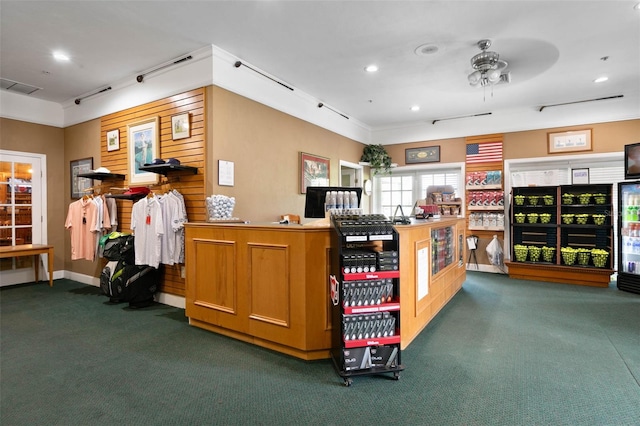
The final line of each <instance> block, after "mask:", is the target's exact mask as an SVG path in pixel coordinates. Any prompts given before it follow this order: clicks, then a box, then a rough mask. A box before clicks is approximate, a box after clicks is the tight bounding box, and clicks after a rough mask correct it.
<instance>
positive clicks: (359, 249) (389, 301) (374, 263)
mask: <svg viewBox="0 0 640 426" xmlns="http://www.w3.org/2000/svg"><path fill="white" fill-rule="evenodd" d="M331 225H332V228H333V231H334V232H333V234H332V250H331V251H332V262H331V264H332V265H331V270H332V292H334V296H333V297H332V301H333V305H332V307H331V311H332V323H333V324H334V326H333V331H332V349H331V359H332V361H333V364H334V367H335V369H336V372H337V373H338V374H339V375H340V377H342V379H343V380H344V384H345V385H346V386H350V385H351V383H352V380H353V379H352V378H353V377H355V376H363V375H372V374H375V375H379V374H392V375H393V377H394V378H395V379H396V380H397V379H398V378H399V375H400V371H402V370H404V367H403V366H402V363H401V359H400V357H401V350H400V289H399V287H400V272H399V270H398V265H399V237H398V232H397V231H396V229H395V228H394V227H393V223H392V222H391V221H390V220H389V219H388V218H386V217H384V216H381V215H361V216H358V215H356V216H332V217H331ZM374 247H376V250H374ZM380 250H381V252H382V253H384V255H383V254H381V253H378V251H380ZM352 268H353V269H355V272H352V270H353V269H352ZM333 278H335V280H333ZM389 321H391V322H389Z"/></svg>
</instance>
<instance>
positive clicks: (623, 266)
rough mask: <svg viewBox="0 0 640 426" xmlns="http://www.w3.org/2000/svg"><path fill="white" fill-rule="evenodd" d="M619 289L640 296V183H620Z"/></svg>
mask: <svg viewBox="0 0 640 426" xmlns="http://www.w3.org/2000/svg"><path fill="white" fill-rule="evenodd" d="M618 215H619V217H618V289H620V290H624V291H630V292H632V293H639V294H640V181H634V182H619V183H618Z"/></svg>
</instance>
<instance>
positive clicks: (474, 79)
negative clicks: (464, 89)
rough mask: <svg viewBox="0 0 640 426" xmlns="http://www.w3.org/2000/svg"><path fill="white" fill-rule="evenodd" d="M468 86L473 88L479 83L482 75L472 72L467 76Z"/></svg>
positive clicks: (478, 72)
mask: <svg viewBox="0 0 640 426" xmlns="http://www.w3.org/2000/svg"><path fill="white" fill-rule="evenodd" d="M468 78H469V84H470V85H472V86H475V85H476V84H478V83H480V79H481V78H482V73H481V72H480V71H474V72H472V73H471V74H469V77H468Z"/></svg>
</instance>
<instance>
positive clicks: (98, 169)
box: [91, 167, 111, 173]
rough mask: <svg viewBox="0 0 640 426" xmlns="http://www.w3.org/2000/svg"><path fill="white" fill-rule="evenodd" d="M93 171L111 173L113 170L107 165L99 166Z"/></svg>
mask: <svg viewBox="0 0 640 426" xmlns="http://www.w3.org/2000/svg"><path fill="white" fill-rule="evenodd" d="M91 173H111V170H109V169H107V168H106V167H98V168H97V169H95V170H92V171H91Z"/></svg>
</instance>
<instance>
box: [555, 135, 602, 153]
mask: <svg viewBox="0 0 640 426" xmlns="http://www.w3.org/2000/svg"><path fill="white" fill-rule="evenodd" d="M548 138H549V141H548V142H549V147H548V153H549V154H559V153H564V152H580V151H591V150H592V147H591V129H585V130H573V131H570V132H559V133H548Z"/></svg>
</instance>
